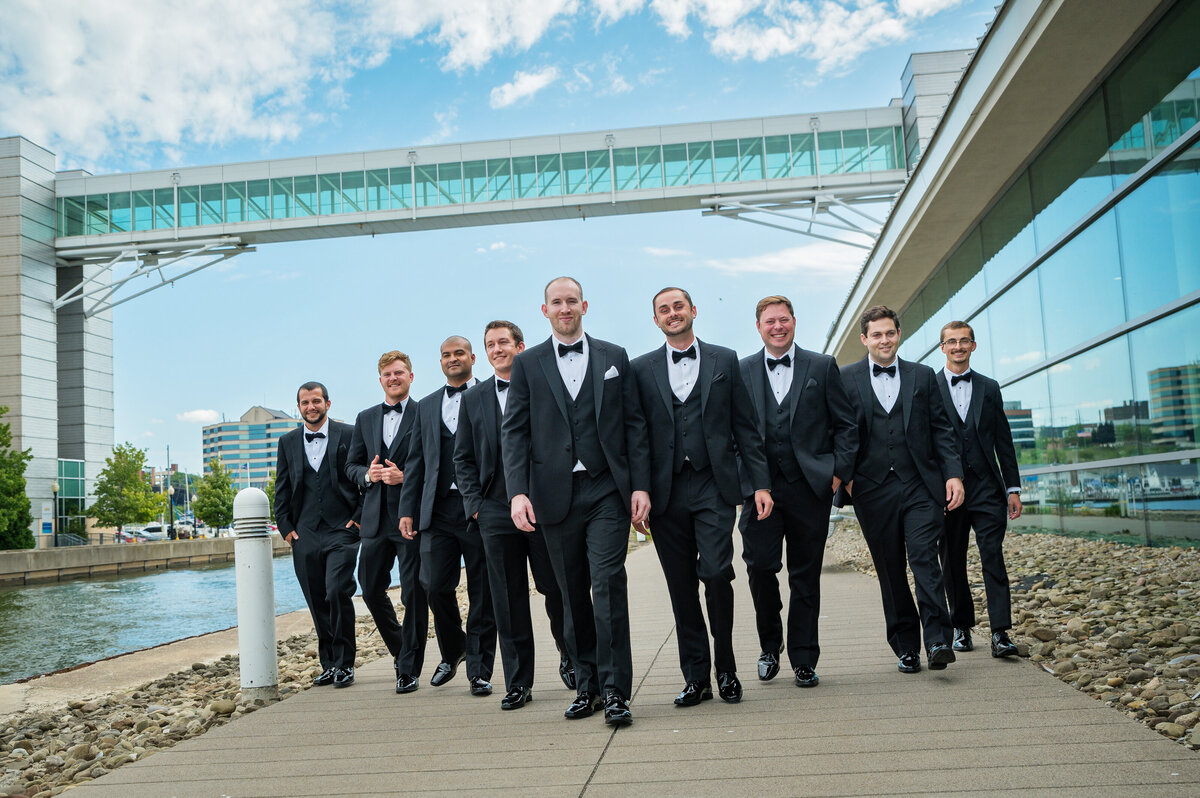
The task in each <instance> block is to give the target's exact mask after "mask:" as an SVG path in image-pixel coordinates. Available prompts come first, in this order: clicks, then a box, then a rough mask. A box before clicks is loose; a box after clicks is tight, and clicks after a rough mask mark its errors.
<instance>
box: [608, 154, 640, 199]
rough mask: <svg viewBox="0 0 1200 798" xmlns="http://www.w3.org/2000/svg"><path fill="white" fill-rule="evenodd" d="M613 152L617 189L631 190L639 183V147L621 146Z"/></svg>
mask: <svg viewBox="0 0 1200 798" xmlns="http://www.w3.org/2000/svg"><path fill="white" fill-rule="evenodd" d="M612 153H613V174H614V175H616V178H617V191H629V190H631V189H635V188H637V187H638V185H637V148H636V147H619V148H617V149H614V150H613V151H612Z"/></svg>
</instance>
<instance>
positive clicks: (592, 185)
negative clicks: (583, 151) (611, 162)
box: [587, 150, 612, 194]
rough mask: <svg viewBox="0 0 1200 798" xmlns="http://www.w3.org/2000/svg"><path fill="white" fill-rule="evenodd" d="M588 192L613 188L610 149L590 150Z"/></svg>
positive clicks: (599, 191)
mask: <svg viewBox="0 0 1200 798" xmlns="http://www.w3.org/2000/svg"><path fill="white" fill-rule="evenodd" d="M587 160H588V192H589V193H591V194H600V193H603V192H605V191H611V190H612V178H611V177H610V175H609V166H608V150H588V154H587Z"/></svg>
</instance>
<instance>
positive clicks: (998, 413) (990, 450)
mask: <svg viewBox="0 0 1200 798" xmlns="http://www.w3.org/2000/svg"><path fill="white" fill-rule="evenodd" d="M937 383H938V388H939V389H940V390H941V394H942V401H943V402H944V403H945V405H946V415H947V416H948V417H949V418H950V420H951V421H954V420H955V419H957V418H958V417H959V416H958V408H956V407H955V406H954V399H953V398H952V397H951V396H950V386H949V385H948V384H947V383H946V373H945V369H942V370H941V371H939V372H938V373H937ZM967 424H969V425H970V426H971V428H972V429H974V430H975V435H976V438H977V440H978V441H979V445H980V447H981V448H982V449H983V453H984V456H986V457H987V460H988V465H989V466H991V469H992V476H994V477H995V478H996V481H997V482H999V483H1000V487H1001V488H1003V489H1004V490H1006V491H1007V490H1008V489H1009V488H1018V487H1020V486H1021V472H1020V470H1019V469H1018V468H1017V449H1016V447H1015V446H1014V445H1013V439H1012V429H1011V428H1010V427H1009V425H1008V416H1006V415H1005V414H1004V399H1003V398H1002V397H1001V396H1000V383H998V382H996V381H995V380H993V379H992V378H991V377H986V376H984V375H983V374H980V373H979V372H978V371H975V370H974V369H971V406H970V408H969V409H968V410H967ZM955 435H956V436H958V435H959V432H958V427H957V426H955ZM960 437H961V436H960Z"/></svg>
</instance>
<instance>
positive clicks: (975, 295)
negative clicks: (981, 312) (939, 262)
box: [946, 226, 985, 319]
mask: <svg viewBox="0 0 1200 798" xmlns="http://www.w3.org/2000/svg"><path fill="white" fill-rule="evenodd" d="M981 238H982V237H981V235H980V232H979V227H978V226H976V227H975V228H974V229H973V230H971V232H970V234H969V235H968V236H967V238H966V240H965V241H963V242H962V243H961V244H959V246H958V249H956V250H954V252H953V254H951V255H950V257H949V258H948V259H947V260H946V283H947V288H948V290H949V291H950V315H952V316H954V318H956V319H965V318H966V317H967V315H968V314H970V313H971V312H973V311H974V310H975V309H976V308H977V307H979V305H980V303H982V302H983V300H984V298H985V290H984V284H983V258H982V253H981V251H980V247H981Z"/></svg>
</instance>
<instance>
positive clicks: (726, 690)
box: [717, 671, 742, 704]
mask: <svg viewBox="0 0 1200 798" xmlns="http://www.w3.org/2000/svg"><path fill="white" fill-rule="evenodd" d="M717 695H719V696H721V700H722V701H724V702H725V703H726V704H736V703H737V702H739V701H741V700H742V683H741V682H740V681H738V677H737V674H736V673H734V672H733V671H723V672H721V673H718V674H717Z"/></svg>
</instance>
